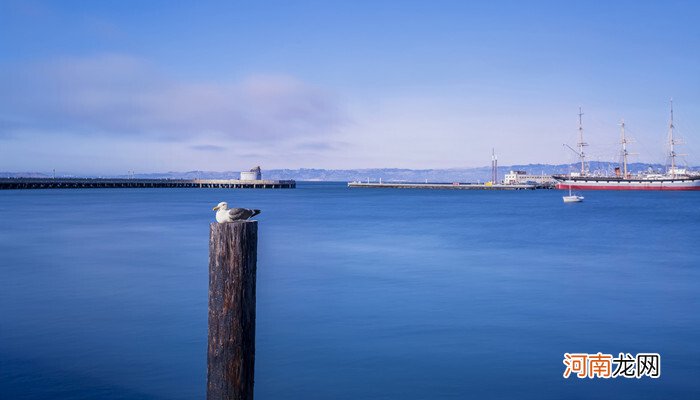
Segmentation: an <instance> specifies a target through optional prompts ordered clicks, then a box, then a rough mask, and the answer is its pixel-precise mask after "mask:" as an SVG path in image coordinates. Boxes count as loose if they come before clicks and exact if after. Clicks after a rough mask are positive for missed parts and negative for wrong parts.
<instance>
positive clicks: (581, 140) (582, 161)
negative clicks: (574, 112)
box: [577, 107, 588, 176]
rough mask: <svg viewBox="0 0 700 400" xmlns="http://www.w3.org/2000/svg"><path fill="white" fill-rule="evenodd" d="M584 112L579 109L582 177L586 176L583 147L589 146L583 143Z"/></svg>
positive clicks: (579, 144) (579, 154)
mask: <svg viewBox="0 0 700 400" xmlns="http://www.w3.org/2000/svg"><path fill="white" fill-rule="evenodd" d="M581 117H583V112H581V107H579V108H578V143H577V144H578V156H579V157H580V158H581V176H583V175H585V174H586V165H585V160H586V155H585V154H584V152H583V147H584V146H588V143H585V142H584V141H583V123H582V119H581Z"/></svg>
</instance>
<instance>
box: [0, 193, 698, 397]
mask: <svg viewBox="0 0 700 400" xmlns="http://www.w3.org/2000/svg"><path fill="white" fill-rule="evenodd" d="M561 195H562V193H561V192H559V191H523V192H480V191H473V192H472V191H422V190H403V191H401V190H372V189H348V188H346V187H345V186H344V184H300V185H299V187H298V188H297V189H296V190H266V191H263V190H234V191H231V190H214V189H211V190H197V189H194V190H187V189H175V190H168V189H153V190H146V189H133V190H131V189H124V190H121V189H107V190H92V189H85V190H65V191H63V190H47V191H39V190H37V191H5V192H0V257H1V258H0V259H1V260H2V261H1V263H0V398H2V399H203V398H204V393H205V384H206V340H207V263H208V261H207V260H208V250H207V241H208V229H209V228H208V225H209V222H210V221H212V219H213V212H212V211H211V207H212V206H213V205H215V204H216V203H218V202H219V201H222V200H227V201H229V203H231V204H234V205H239V206H246V207H255V208H261V209H262V210H263V214H262V215H261V217H260V218H259V220H260V228H259V230H260V233H259V235H260V237H259V241H260V245H259V261H258V315H257V318H258V319H257V324H258V325H257V359H256V398H258V399H438V398H440V399H463V398H467V397H472V398H496V399H499V398H501V399H511V398H532V399H559V398H581V399H583V398H603V397H605V398H617V399H642V398H699V396H700V381H698V379H697V377H698V376H700V344H698V338H700V313H699V312H698V310H700V291H699V290H698V288H699V284H700V247H699V246H698V238H699V237H700V193H698V192H696V193H651V192H649V193H644V192H638V193H618V192H587V193H585V195H586V201H585V202H584V203H581V204H569V205H565V204H563V203H562V200H561ZM598 351H601V352H603V353H614V354H617V353H618V352H630V353H633V354H634V353H637V352H658V353H661V357H662V370H661V371H662V372H661V373H662V376H661V378H660V379H658V380H652V379H649V378H644V379H641V380H636V379H635V380H629V379H623V378H618V379H614V380H613V379H611V380H601V379H597V380H588V379H586V380H579V379H575V378H570V379H569V380H565V379H563V378H562V372H563V370H564V366H563V364H562V358H563V353H564V352H584V353H594V352H598Z"/></svg>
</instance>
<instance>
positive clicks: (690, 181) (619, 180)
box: [552, 102, 700, 190]
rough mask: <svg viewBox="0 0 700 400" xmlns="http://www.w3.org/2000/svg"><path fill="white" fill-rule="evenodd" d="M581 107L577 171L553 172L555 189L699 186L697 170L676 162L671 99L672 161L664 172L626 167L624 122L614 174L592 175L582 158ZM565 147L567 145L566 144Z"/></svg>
mask: <svg viewBox="0 0 700 400" xmlns="http://www.w3.org/2000/svg"><path fill="white" fill-rule="evenodd" d="M582 115H583V114H582V113H581V109H580V108H579V120H578V121H579V124H578V130H579V141H578V143H577V147H578V151H577V150H574V149H572V150H574V152H576V153H577V154H578V156H579V158H580V159H581V170H580V172H572V173H570V174H569V175H553V176H552V177H553V178H554V179H556V180H557V189H583V190H700V174H699V173H697V172H691V171H689V170H688V169H686V168H679V167H678V166H677V164H676V157H678V156H681V154H677V153H676V150H675V147H676V146H677V145H679V144H680V141H679V140H677V139H675V138H674V136H673V135H674V132H673V130H674V126H673V102H671V120H670V123H669V132H668V145H669V149H670V151H669V153H668V156H669V157H670V159H671V165H670V167H668V168H667V170H666V172H665V173H636V174H632V173H631V172H630V171H629V170H628V168H627V157H628V156H629V155H630V153H629V152H628V151H627V144H628V143H629V141H628V140H627V138H626V137H625V123H624V121H623V122H622V124H621V125H620V126H621V131H622V132H621V140H620V144H621V145H622V151H621V155H622V165H621V167H617V168H615V175H613V176H599V175H592V174H589V173H588V172H587V171H586V163H585V158H586V155H585V153H584V151H583V148H584V147H586V146H588V144H587V143H586V142H584V141H583V125H582V123H581V116H582ZM567 147H568V146H567Z"/></svg>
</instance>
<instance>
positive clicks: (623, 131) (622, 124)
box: [620, 119, 629, 178]
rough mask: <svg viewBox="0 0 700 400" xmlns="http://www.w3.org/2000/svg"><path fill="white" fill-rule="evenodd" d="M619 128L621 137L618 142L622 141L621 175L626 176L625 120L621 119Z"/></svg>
mask: <svg viewBox="0 0 700 400" xmlns="http://www.w3.org/2000/svg"><path fill="white" fill-rule="evenodd" d="M620 128H621V131H622V139H621V140H620V143H622V172H623V173H624V175H623V177H624V178H627V155H628V154H629V153H628V152H627V138H625V120H624V119H623V120H622V123H620Z"/></svg>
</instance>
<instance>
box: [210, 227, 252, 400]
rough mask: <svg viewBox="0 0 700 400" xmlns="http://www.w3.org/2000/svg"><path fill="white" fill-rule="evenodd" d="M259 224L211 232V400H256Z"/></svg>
mask: <svg viewBox="0 0 700 400" xmlns="http://www.w3.org/2000/svg"><path fill="white" fill-rule="evenodd" d="M257 247H258V222H257V221H236V222H230V223H224V224H218V223H212V224H211V226H210V229H209V348H208V353H207V400H223V399H227V400H228V399H235V400H239V399H252V398H253V380H254V367H255V275H256V262H257V251H258V250H257Z"/></svg>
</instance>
